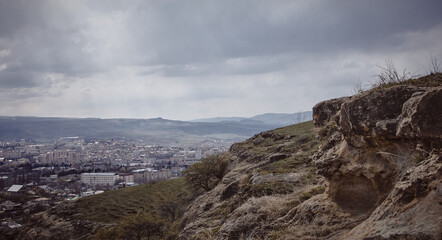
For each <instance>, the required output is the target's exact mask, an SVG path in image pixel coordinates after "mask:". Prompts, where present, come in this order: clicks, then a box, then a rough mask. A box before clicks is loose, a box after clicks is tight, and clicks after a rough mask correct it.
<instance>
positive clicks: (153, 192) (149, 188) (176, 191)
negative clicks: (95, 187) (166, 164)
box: [76, 178, 190, 223]
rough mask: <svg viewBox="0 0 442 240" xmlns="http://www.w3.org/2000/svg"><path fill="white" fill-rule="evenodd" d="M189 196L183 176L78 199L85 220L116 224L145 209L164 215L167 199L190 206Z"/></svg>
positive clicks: (77, 206) (145, 210)
mask: <svg viewBox="0 0 442 240" xmlns="http://www.w3.org/2000/svg"><path fill="white" fill-rule="evenodd" d="M189 196H190V194H189V191H188V189H187V186H186V184H185V182H184V179H181V178H180V179H173V180H166V181H160V182H157V183H153V184H143V185H139V186H135V187H129V188H123V189H117V190H113V191H107V192H104V193H102V194H99V195H93V196H89V197H85V198H82V199H80V200H79V201H77V202H76V208H78V209H79V210H80V214H81V215H82V216H83V217H84V218H85V219H88V220H91V221H97V222H105V223H113V222H114V221H115V220H118V219H120V218H122V217H125V216H127V215H130V214H136V213H138V212H143V211H144V212H147V211H148V212H149V213H150V214H161V210H160V207H161V206H162V205H163V204H164V203H165V201H176V203H177V204H179V205H183V206H187V204H188V203H190V197H189Z"/></svg>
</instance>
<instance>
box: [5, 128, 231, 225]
mask: <svg viewBox="0 0 442 240" xmlns="http://www.w3.org/2000/svg"><path fill="white" fill-rule="evenodd" d="M230 144H231V142H217V141H214V142H206V143H204V144H201V145H199V146H186V147H179V146H159V145H152V144H147V143H145V142H143V141H137V142H128V141H124V140H100V141H85V140H83V139H80V138H78V137H68V138H61V139H59V140H58V141H56V142H54V143H50V144H34V143H30V142H26V141H25V140H20V141H14V140H11V141H0V190H1V191H0V199H1V200H2V201H1V202H0V220H1V222H2V225H5V224H6V225H7V227H9V228H14V227H19V225H20V224H18V223H17V222H19V223H23V222H26V219H27V217H29V214H31V213H35V212H38V211H43V210H45V209H47V208H49V207H51V206H54V205H55V204H57V203H60V202H63V201H71V200H76V199H78V198H81V197H84V196H89V195H92V194H100V193H102V192H103V191H107V190H111V189H116V188H121V187H130V186H134V185H137V184H143V183H149V182H155V181H160V180H165V179H170V178H175V177H179V176H180V175H181V171H183V170H184V169H186V168H187V167H188V166H190V165H192V164H193V163H195V162H198V161H200V160H201V158H203V157H204V156H206V155H211V154H215V153H219V152H224V151H226V150H228V148H229V147H230ZM6 225H5V226H6ZM0 227H1V226H0Z"/></svg>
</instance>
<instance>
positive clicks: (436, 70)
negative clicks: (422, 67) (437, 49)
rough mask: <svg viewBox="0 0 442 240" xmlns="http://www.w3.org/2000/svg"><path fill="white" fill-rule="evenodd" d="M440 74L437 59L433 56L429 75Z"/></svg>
mask: <svg viewBox="0 0 442 240" xmlns="http://www.w3.org/2000/svg"><path fill="white" fill-rule="evenodd" d="M439 72H440V63H439V59H437V58H436V57H435V56H431V65H430V74H435V73H439Z"/></svg>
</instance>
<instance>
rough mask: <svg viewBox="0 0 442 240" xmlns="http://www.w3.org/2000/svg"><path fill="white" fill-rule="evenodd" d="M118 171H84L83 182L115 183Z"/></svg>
mask: <svg viewBox="0 0 442 240" xmlns="http://www.w3.org/2000/svg"><path fill="white" fill-rule="evenodd" d="M117 179H118V175H117V174H116V173H82V174H81V183H85V184H88V185H114V184H115V181H117Z"/></svg>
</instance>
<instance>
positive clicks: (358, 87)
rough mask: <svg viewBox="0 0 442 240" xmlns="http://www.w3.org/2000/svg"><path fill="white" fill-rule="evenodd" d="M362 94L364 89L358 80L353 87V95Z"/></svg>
mask: <svg viewBox="0 0 442 240" xmlns="http://www.w3.org/2000/svg"><path fill="white" fill-rule="evenodd" d="M363 92H364V89H363V87H362V80H361V79H358V81H357V82H356V84H355V85H354V86H353V94H359V93H363Z"/></svg>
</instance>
